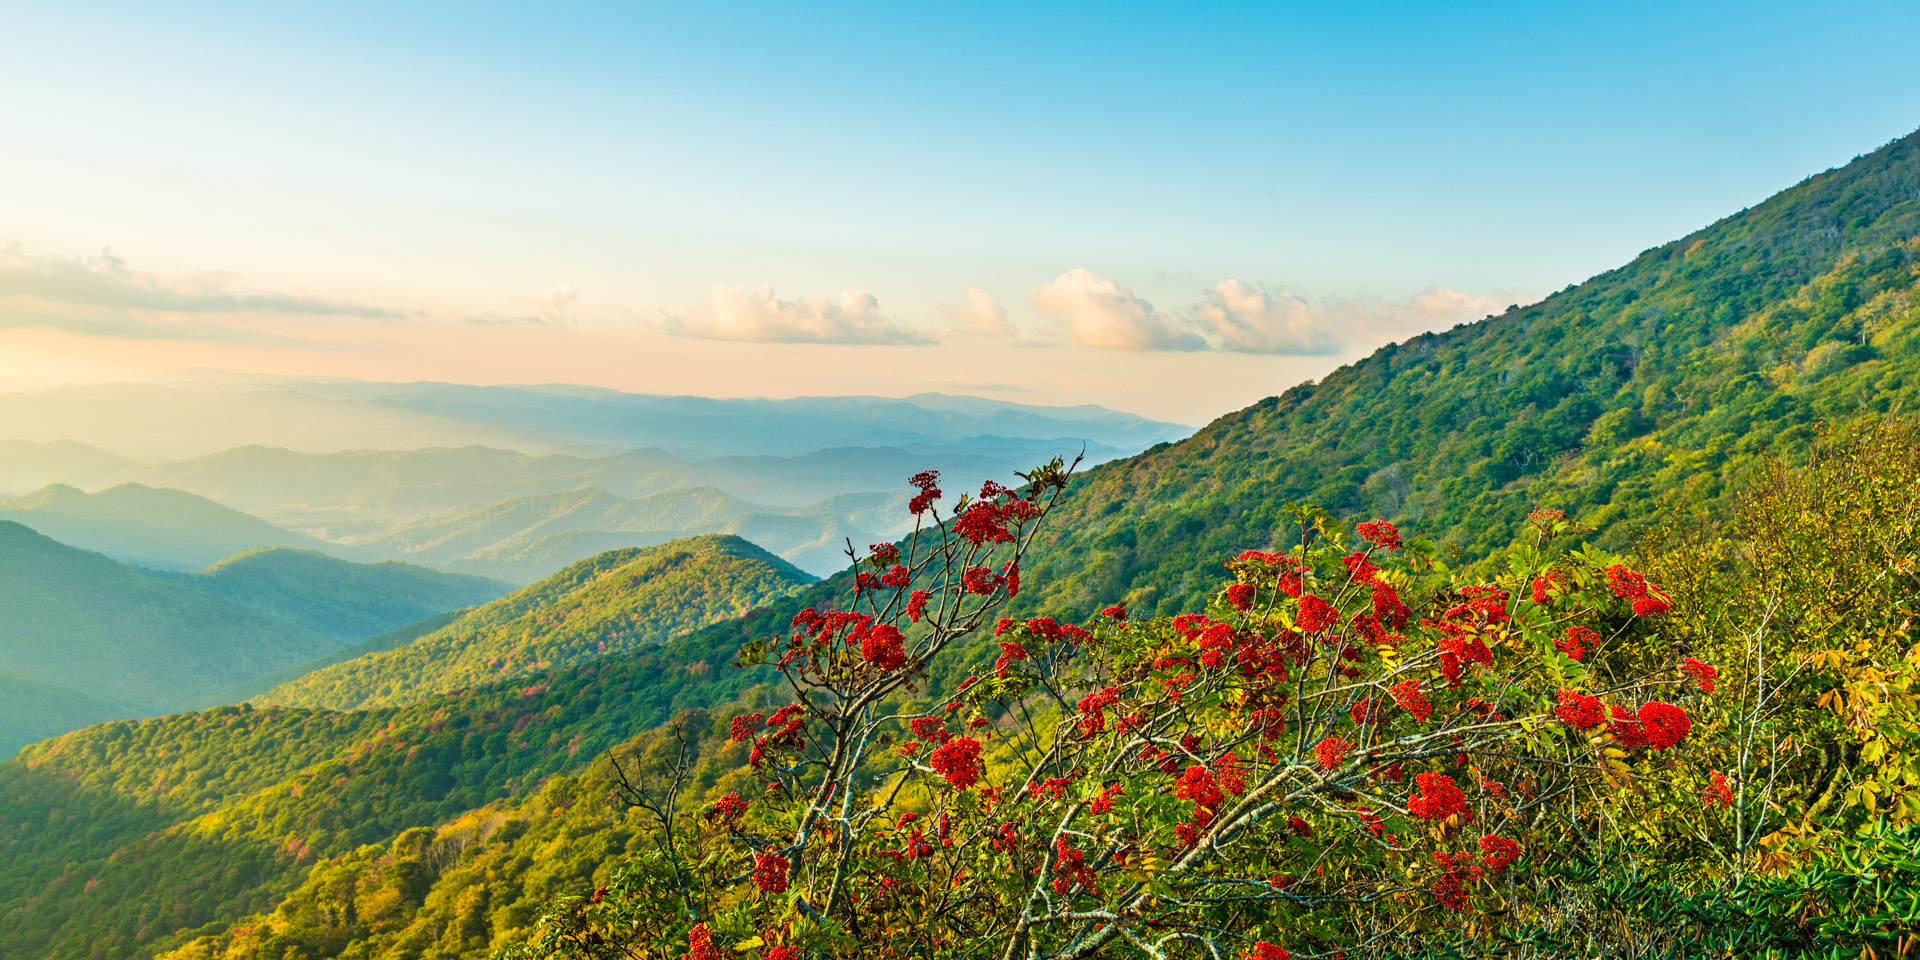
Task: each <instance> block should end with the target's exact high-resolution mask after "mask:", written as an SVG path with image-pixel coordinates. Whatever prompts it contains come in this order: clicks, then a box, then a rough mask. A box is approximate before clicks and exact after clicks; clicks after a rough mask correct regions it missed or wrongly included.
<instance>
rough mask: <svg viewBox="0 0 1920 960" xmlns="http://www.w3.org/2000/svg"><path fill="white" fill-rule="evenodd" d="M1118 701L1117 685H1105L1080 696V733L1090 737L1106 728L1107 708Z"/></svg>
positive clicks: (1118, 689)
mask: <svg viewBox="0 0 1920 960" xmlns="http://www.w3.org/2000/svg"><path fill="white" fill-rule="evenodd" d="M1119 701H1120V688H1119V687H1105V688H1102V689H1100V690H1095V691H1094V692H1092V693H1089V694H1087V695H1086V696H1084V697H1081V698H1080V703H1079V704H1078V706H1079V708H1080V735H1081V736H1083V737H1091V736H1093V735H1094V734H1096V733H1101V732H1103V731H1105V730H1106V729H1107V708H1108V707H1111V706H1113V705H1114V704H1115V703H1118V702H1119Z"/></svg>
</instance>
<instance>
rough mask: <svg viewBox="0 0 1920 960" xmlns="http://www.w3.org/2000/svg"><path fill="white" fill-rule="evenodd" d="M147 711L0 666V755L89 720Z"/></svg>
mask: <svg viewBox="0 0 1920 960" xmlns="http://www.w3.org/2000/svg"><path fill="white" fill-rule="evenodd" d="M146 712H148V711H146V710H143V709H141V708H140V707H136V706H133V705H130V704H125V703H115V702H113V701H110V700H102V699H100V698H98V697H91V696H88V695H86V694H84V693H81V692H79V691H77V690H68V689H65V688H63V687H57V686H54V685H53V684H50V683H42V682H40V681H38V680H35V679H33V678H31V677H25V676H21V675H20V674H18V673H15V672H13V671H11V670H0V756H12V755H13V752H14V751H16V750H18V749H20V748H21V747H23V746H25V745H27V744H29V743H33V742H35V741H37V740H45V739H46V738H48V737H53V736H59V735H60V734H63V733H66V732H67V731H69V730H77V729H79V728H81V727H84V726H86V725H87V724H89V723H96V722H98V721H101V720H113V719H118V718H120V717H135V716H140V715H141V714H143V713H146Z"/></svg>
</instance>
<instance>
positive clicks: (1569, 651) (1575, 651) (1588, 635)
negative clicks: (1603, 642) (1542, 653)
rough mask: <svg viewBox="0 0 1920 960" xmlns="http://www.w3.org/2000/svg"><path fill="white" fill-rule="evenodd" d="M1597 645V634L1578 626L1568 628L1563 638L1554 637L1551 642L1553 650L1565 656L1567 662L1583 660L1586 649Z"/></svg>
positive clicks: (1598, 642)
mask: <svg viewBox="0 0 1920 960" xmlns="http://www.w3.org/2000/svg"><path fill="white" fill-rule="evenodd" d="M1599 644H1600V635H1599V634H1597V633H1595V632H1593V631H1592V630H1589V629H1587V628H1586V627H1583V626H1580V625H1578V624H1575V625H1574V626H1571V627H1568V628H1567V635H1566V636H1565V637H1555V638H1554V640H1553V646H1554V649H1556V650H1559V651H1560V652H1561V653H1564V654H1566V655H1567V659H1569V660H1585V659H1586V658H1587V648H1589V647H1597V646H1599Z"/></svg>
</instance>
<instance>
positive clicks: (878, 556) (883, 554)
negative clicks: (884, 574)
mask: <svg viewBox="0 0 1920 960" xmlns="http://www.w3.org/2000/svg"><path fill="white" fill-rule="evenodd" d="M867 552H868V553H871V554H873V561H874V562H875V563H878V564H880V565H882V566H885V565H886V564H889V563H892V562H894V561H895V560H898V559H900V545H899V544H897V543H872V544H868V545H867Z"/></svg>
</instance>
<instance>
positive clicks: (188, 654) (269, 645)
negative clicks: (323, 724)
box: [0, 521, 341, 747]
mask: <svg viewBox="0 0 1920 960" xmlns="http://www.w3.org/2000/svg"><path fill="white" fill-rule="evenodd" d="M0 610H4V611H5V616H4V617H0V670H6V671H8V672H10V673H12V674H15V675H17V676H19V677H22V678H24V679H26V680H31V681H34V682H36V683H38V684H43V685H46V686H49V687H54V688H58V689H59V690H62V691H66V692H68V693H70V694H77V695H78V696H79V698H80V700H84V701H91V702H94V703H106V704H109V705H113V706H116V707H125V708H130V709H133V710H137V711H141V712H144V713H160V712H163V711H166V710H172V709H178V708H180V707H181V706H183V705H184V704H186V703H188V702H190V701H191V700H192V699H193V698H194V697H195V696H197V695H199V694H203V693H206V692H209V691H212V690H216V689H219V688H221V687H226V686H231V685H233V684H237V683H240V682H243V681H245V680H248V679H251V678H253V677H256V676H260V675H262V674H266V673H271V672H273V671H275V670H279V669H282V668H284V667H288V666H292V665H294V664H297V663H302V662H305V661H308V660H311V659H313V658H315V657H318V656H320V655H321V654H324V653H326V652H328V651H330V650H333V649H335V648H337V647H339V646H341V644H340V643H339V642H337V641H334V640H330V639H329V638H327V637H324V636H322V635H320V634H318V633H315V632H313V631H311V630H307V629H306V628H304V627H300V626H298V625H295V624H293V623H289V622H287V621H285V620H282V619H280V618H278V617H273V616H270V615H268V614H264V613H260V612H258V611H256V610H252V609H249V608H247V607H244V606H241V605H239V604H236V603H232V602H230V601H227V600H223V599H221V598H219V597H215V596H211V595H208V594H205V593H201V592H200V591H197V590H192V589H188V588H186V587H181V586H176V585H174V584H170V583H165V582H162V581H160V580H155V579H152V578H150V577H145V576H142V575H140V574H139V573H137V572H135V571H133V570H131V569H128V568H127V567H124V566H122V565H120V564H118V563H115V562H114V561H112V560H110V559H108V558H107V557H104V556H101V555H100V554H97V553H90V552H88V551H85V550H80V549H76V548H74V547H70V546H68V545H66V544H63V543H59V542H56V541H54V540H52V539H50V538H48V537H45V536H43V535H41V534H39V533H36V532H34V531H33V530H31V529H28V528H27V527H24V526H21V525H20V524H17V523H12V522H8V521H0ZM83 705H84V704H81V703H79V701H71V702H69V703H68V706H72V707H73V708H74V710H79V707H80V706H83ZM66 709H67V708H66V707H64V706H63V707H62V710H63V711H65V710H66ZM85 712H86V711H80V713H85ZM77 715H78V714H76V716H77ZM63 716H64V713H63ZM112 717H113V714H108V715H106V716H100V715H97V714H95V715H91V716H88V717H87V722H91V721H93V720H102V719H110V718H112ZM46 719H47V720H48V721H49V722H50V723H51V722H53V721H54V720H60V719H61V718H55V717H49V718H46ZM71 719H72V717H66V718H65V719H64V720H61V722H70V720H71ZM58 732H60V731H59V730H57V729H56V730H44V731H42V732H41V734H40V735H42V736H46V735H50V734H51V733H58ZM19 745H20V744H19V743H18V742H14V743H10V744H0V747H18V746H19Z"/></svg>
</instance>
